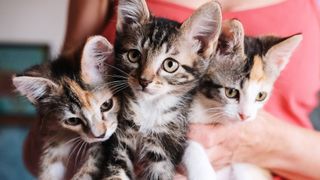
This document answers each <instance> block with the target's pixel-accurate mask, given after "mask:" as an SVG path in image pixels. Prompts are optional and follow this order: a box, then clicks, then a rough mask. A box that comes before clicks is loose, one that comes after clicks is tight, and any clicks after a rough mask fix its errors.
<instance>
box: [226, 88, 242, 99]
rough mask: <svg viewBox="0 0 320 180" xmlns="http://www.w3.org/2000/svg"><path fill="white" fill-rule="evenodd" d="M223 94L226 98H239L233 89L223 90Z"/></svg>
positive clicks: (237, 92) (236, 91)
mask: <svg viewBox="0 0 320 180" xmlns="http://www.w3.org/2000/svg"><path fill="white" fill-rule="evenodd" d="M225 93H226V96H227V97H228V98H232V99H236V98H237V99H238V98H239V91H238V90H237V89H234V88H225Z"/></svg>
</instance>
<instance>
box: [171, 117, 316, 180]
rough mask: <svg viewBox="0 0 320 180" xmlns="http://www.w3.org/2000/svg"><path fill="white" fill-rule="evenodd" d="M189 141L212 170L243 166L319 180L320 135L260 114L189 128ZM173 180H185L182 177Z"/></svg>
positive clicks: (295, 179)
mask: <svg viewBox="0 0 320 180" xmlns="http://www.w3.org/2000/svg"><path fill="white" fill-rule="evenodd" d="M189 137H190V139H193V140H195V141H197V142H200V143H201V144H202V145H203V146H204V147H205V148H206V151H207V153H208V156H209V159H210V160H211V162H212V165H213V166H214V168H215V169H216V170H219V169H221V168H223V167H224V166H227V165H229V164H230V163H236V162H245V163H252V164H256V165H258V166H260V167H263V168H266V169H269V170H271V171H272V172H274V173H276V174H278V175H280V176H283V177H286V178H288V179H294V180H307V179H308V180H310V179H319V178H320V173H319V172H318V170H317V169H318V168H319V167H320V157H319V156H317V155H316V154H318V153H319V152H320V133H318V132H316V131H312V130H307V129H304V128H301V127H298V126H295V125H292V124H289V123H287V122H285V121H283V120H281V119H278V118H276V117H274V116H272V115H271V114H270V113H268V112H266V111H260V112H259V113H258V115H257V117H256V119H255V120H254V121H250V122H245V123H235V124H233V125H229V126H213V125H192V126H191V130H190V134H189ZM176 179H181V180H182V179H185V177H183V176H182V175H178V176H176Z"/></svg>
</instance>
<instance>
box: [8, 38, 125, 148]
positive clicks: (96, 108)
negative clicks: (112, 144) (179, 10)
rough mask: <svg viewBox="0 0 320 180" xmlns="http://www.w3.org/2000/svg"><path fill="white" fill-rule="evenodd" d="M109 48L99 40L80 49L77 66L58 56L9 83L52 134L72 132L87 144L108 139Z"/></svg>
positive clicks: (113, 112) (111, 103)
mask: <svg viewBox="0 0 320 180" xmlns="http://www.w3.org/2000/svg"><path fill="white" fill-rule="evenodd" d="M112 52H113V49H112V46H111V45H110V44H109V42H108V41H107V40H106V39H105V38H103V37H101V36H95V37H93V38H90V39H89V40H88V41H87V43H86V44H85V46H84V49H83V52H82V56H81V58H76V59H74V62H77V61H80V59H81V61H80V62H81V63H80V65H78V64H72V61H71V60H72V59H70V58H65V57H60V58H59V59H57V60H55V61H53V62H52V63H50V64H47V65H42V66H37V67H34V68H32V69H30V70H27V71H26V72H24V73H23V75H21V76H17V77H14V78H13V83H14V85H15V86H16V88H17V90H18V91H20V93H21V94H22V95H25V96H27V97H28V99H29V100H30V101H31V102H32V103H33V104H35V106H36V107H37V109H38V112H39V113H40V117H41V118H42V119H43V121H46V123H47V124H48V128H50V129H51V130H53V131H54V132H55V133H60V132H62V131H69V132H73V134H76V135H77V136H80V137H81V138H82V139H83V140H84V141H86V142H88V143H93V142H99V141H104V140H106V139H108V138H109V137H110V136H111V134H113V132H114V131H115V129H116V127H117V112H118V110H119V107H118V101H117V99H116V98H115V97H113V93H112V91H111V89H110V87H108V86H107V85H106V84H105V83H104V81H105V80H106V79H107V78H106V77H107V76H106V73H107V70H108V69H107V67H108V66H107V64H109V63H111V60H112V59H113V56H112Z"/></svg>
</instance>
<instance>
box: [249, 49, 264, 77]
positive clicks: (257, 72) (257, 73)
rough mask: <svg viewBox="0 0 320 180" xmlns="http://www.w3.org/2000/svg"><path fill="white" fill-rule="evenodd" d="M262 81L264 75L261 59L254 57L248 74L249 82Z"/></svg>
mask: <svg viewBox="0 0 320 180" xmlns="http://www.w3.org/2000/svg"><path fill="white" fill-rule="evenodd" d="M264 79H265V73H264V71H263V62H262V59H261V57H259V56H257V55H256V56H255V57H254V58H253V67H252V69H251V72H250V80H253V81H257V82H259V81H262V80H264Z"/></svg>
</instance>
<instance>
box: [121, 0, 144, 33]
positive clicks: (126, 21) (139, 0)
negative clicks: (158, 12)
mask: <svg viewBox="0 0 320 180" xmlns="http://www.w3.org/2000/svg"><path fill="white" fill-rule="evenodd" d="M149 18H150V12H149V9H148V6H147V3H146V1H145V0H119V5H118V20H117V31H120V32H121V31H122V30H123V29H124V28H125V26H127V25H133V24H143V23H144V22H146V21H148V20H149Z"/></svg>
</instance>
